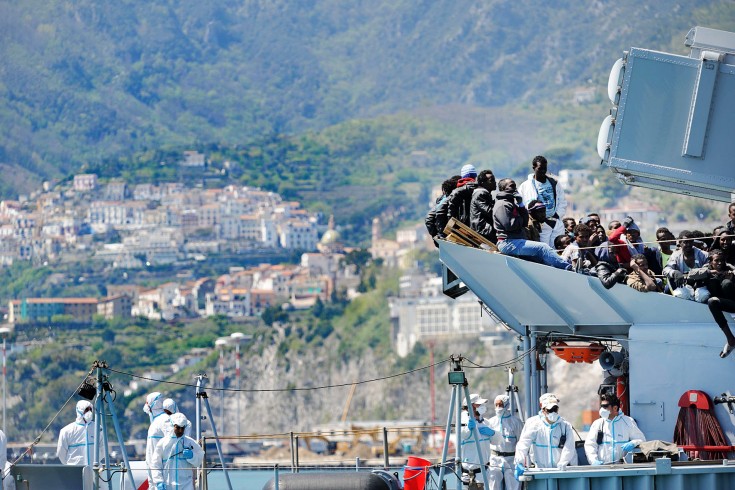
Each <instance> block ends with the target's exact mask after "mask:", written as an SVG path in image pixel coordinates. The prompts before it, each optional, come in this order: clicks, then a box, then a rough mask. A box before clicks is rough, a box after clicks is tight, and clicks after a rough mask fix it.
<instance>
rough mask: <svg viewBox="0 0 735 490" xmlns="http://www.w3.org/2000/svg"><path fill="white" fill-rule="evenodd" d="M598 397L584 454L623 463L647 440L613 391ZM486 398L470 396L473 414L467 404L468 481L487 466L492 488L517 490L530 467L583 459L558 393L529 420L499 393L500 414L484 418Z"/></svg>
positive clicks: (594, 461)
mask: <svg viewBox="0 0 735 490" xmlns="http://www.w3.org/2000/svg"><path fill="white" fill-rule="evenodd" d="M599 400H600V411H599V413H600V418H599V419H597V420H595V421H594V422H593V423H592V425H591V426H590V430H589V432H588V433H587V438H586V440H585V442H584V454H585V457H586V458H587V463H588V464H590V465H592V466H600V465H606V464H615V463H619V462H621V461H623V460H624V458H625V457H626V456H627V455H629V454H631V453H632V452H633V451H634V450H635V448H636V447H640V445H641V443H643V442H645V441H646V437H645V436H644V435H643V432H641V430H640V429H639V428H638V425H636V423H635V421H634V420H633V419H632V418H630V417H628V416H627V415H625V414H624V413H623V410H622V408H621V406H620V400H619V399H618V398H617V396H616V395H615V394H614V393H612V392H605V393H602V394H601V395H600V398H599ZM487 402H488V400H487V399H485V398H482V397H481V396H480V395H479V394H476V393H475V394H472V395H470V403H471V404H472V415H470V412H469V410H468V409H467V404H466V402H465V403H463V407H462V410H463V411H462V428H461V432H460V436H461V445H462V480H463V481H464V482H465V483H466V484H472V483H474V482H477V481H482V480H481V478H479V475H480V473H482V469H483V467H484V469H485V474H486V475H487V479H488V485H489V490H502V489H503V488H505V490H518V489H520V488H521V486H520V482H519V479H520V477H521V475H523V474H524V473H525V472H526V470H527V468H530V467H531V466H533V467H534V468H557V469H562V468H564V467H566V466H577V465H579V464H580V463H581V464H584V462H583V461H579V459H578V456H577V451H576V447H575V442H574V441H575V437H574V428H573V427H572V424H570V423H569V422H568V421H567V420H565V419H564V418H563V417H562V416H561V415H560V413H559V404H560V400H559V398H558V397H557V396H556V395H554V394H553V393H544V394H543V395H541V397H540V398H539V411H538V413H537V415H534V416H532V417H529V418H528V419H527V420H526V422H525V424H524V423H523V422H522V421H521V419H520V418H518V417H516V416H515V415H514V414H513V413H512V412H511V407H510V398H509V397H508V395H505V394H501V395H498V396H496V397H495V400H494V404H495V415H494V416H492V417H489V418H485V414H486V413H487ZM478 449H479V452H478Z"/></svg>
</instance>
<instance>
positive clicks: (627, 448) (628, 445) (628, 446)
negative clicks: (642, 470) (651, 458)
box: [622, 441, 637, 453]
mask: <svg viewBox="0 0 735 490" xmlns="http://www.w3.org/2000/svg"><path fill="white" fill-rule="evenodd" d="M636 445H637V444H636V443H635V442H633V441H630V442H626V443H625V444H623V447H622V449H623V451H625V452H626V453H629V452H631V451H632V450H633V448H635V447H636Z"/></svg>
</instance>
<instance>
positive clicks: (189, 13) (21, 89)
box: [0, 0, 735, 194]
mask: <svg viewBox="0 0 735 490" xmlns="http://www.w3.org/2000/svg"><path fill="white" fill-rule="evenodd" d="M697 23H700V24H706V25H710V26H712V27H721V28H730V29H732V28H735V6H734V5H733V3H732V2H730V1H724V0H723V1H719V2H708V1H704V0H699V1H695V2H687V3H686V4H680V3H678V2H675V1H673V0H665V1H662V2H657V3H656V6H655V7H652V6H640V5H639V4H638V2H633V1H632V0H626V1H622V2H605V1H597V2H594V3H591V4H588V5H586V8H584V9H580V6H579V4H578V3H577V2H571V1H558V2H548V3H537V2H531V1H529V0H522V1H518V2H503V1H501V0H492V1H479V0H478V1H471V0H452V1H449V0H443V1H431V2H430V1H408V0H403V1H390V2H388V1H378V0H376V1H371V2H367V1H357V0H355V1H352V2H340V1H337V0H310V1H304V2H287V1H284V0H280V1H257V0H248V1H242V0H240V1H235V0H212V1H210V2H194V1H191V0H186V1H181V2H174V3H170V2H163V1H161V0H152V1H149V2H137V1H121V2H117V3H104V2H95V1H92V0H80V1H76V2H63V1H61V0H43V1H41V0H28V1H26V2H20V3H17V2H9V1H3V2H0V56H2V60H3V61H2V63H1V64H0V164H9V165H12V166H20V167H23V168H24V169H25V170H26V172H28V173H29V174H30V175H36V176H39V177H47V176H58V175H62V174H65V173H67V172H70V171H72V170H75V169H77V168H79V166H80V165H82V164H84V163H87V162H99V161H102V160H103V159H105V158H108V157H115V156H120V155H125V154H127V153H129V152H130V151H131V150H132V151H137V150H142V149H146V148H158V147H161V146H170V145H192V144H197V143H210V142H219V143H225V144H239V143H243V142H247V141H250V140H251V139H253V137H257V136H260V135H263V134H268V133H282V132H300V131H302V130H304V129H316V130H318V129H320V128H323V127H326V126H329V125H332V124H335V123H338V122H341V121H345V120H349V119H352V118H356V117H373V116H376V115H380V114H386V113H393V112H395V111H399V110H406V109H411V108H417V107H427V106H435V105H445V104H463V105H468V106H480V107H487V106H498V105H505V104H513V103H517V102H520V101H525V102H531V103H535V102H537V101H539V100H542V99H544V98H547V97H549V96H551V95H553V94H555V93H556V92H557V91H558V90H563V89H567V88H569V87H574V86H579V85H586V84H587V83H589V81H590V80H591V81H593V82H594V83H598V84H599V83H600V82H602V81H604V79H605V77H606V74H607V69H608V67H609V66H610V64H611V63H612V61H614V59H615V58H616V57H618V56H619V53H620V52H621V51H622V50H623V49H625V48H627V47H629V46H631V45H640V46H645V47H650V48H667V49H670V48H671V47H672V45H673V47H674V49H676V50H677V51H679V52H682V51H683V46H682V45H681V44H680V41H679V40H680V39H682V38H683V35H684V34H685V33H686V31H687V30H688V29H689V27H691V26H692V25H695V24H697ZM673 40H676V42H674V41H673ZM18 184H20V185H22V186H23V187H21V189H22V188H25V187H26V185H27V184H24V183H23V182H11V183H7V182H6V183H4V186H5V187H4V188H0V192H3V193H5V194H8V193H9V192H11V193H12V192H13V191H15V190H17V186H18Z"/></svg>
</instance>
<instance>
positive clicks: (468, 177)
mask: <svg viewBox="0 0 735 490" xmlns="http://www.w3.org/2000/svg"><path fill="white" fill-rule="evenodd" d="M476 179H477V170H475V167H474V165H469V164H467V165H465V166H463V167H462V170H461V171H460V179H459V180H458V181H457V188H456V189H454V190H453V191H452V193H451V194H449V196H448V197H447V200H446V201H445V203H444V204H446V206H445V205H442V206H440V207H439V209H437V212H436V227H437V229H438V230H439V232H440V233H443V232H444V228H445V227H446V226H447V223H448V222H449V219H450V218H454V219H456V220H457V221H459V222H461V223H462V224H464V225H466V226H468V227H469V226H471V224H472V223H471V220H470V206H471V204H472V194H473V192H474V191H475V189H477V180H476Z"/></svg>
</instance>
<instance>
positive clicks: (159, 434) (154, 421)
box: [143, 391, 173, 488]
mask: <svg viewBox="0 0 735 490" xmlns="http://www.w3.org/2000/svg"><path fill="white" fill-rule="evenodd" d="M143 411H144V412H145V413H147V414H148V417H149V418H150V420H151V425H150V426H149V427H148V439H147V440H146V445H145V464H146V467H147V468H148V487H149V488H155V487H154V486H153V477H152V473H151V471H152V468H153V452H154V450H155V449H156V444H158V442H159V441H161V440H162V439H163V438H164V437H165V436H167V435H169V434H170V433H171V431H172V429H173V427H172V425H171V421H170V417H169V416H168V414H166V412H164V411H163V395H162V394H161V393H159V392H157V391H154V392H153V393H149V394H148V396H147V397H146V398H145V405H143Z"/></svg>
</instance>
